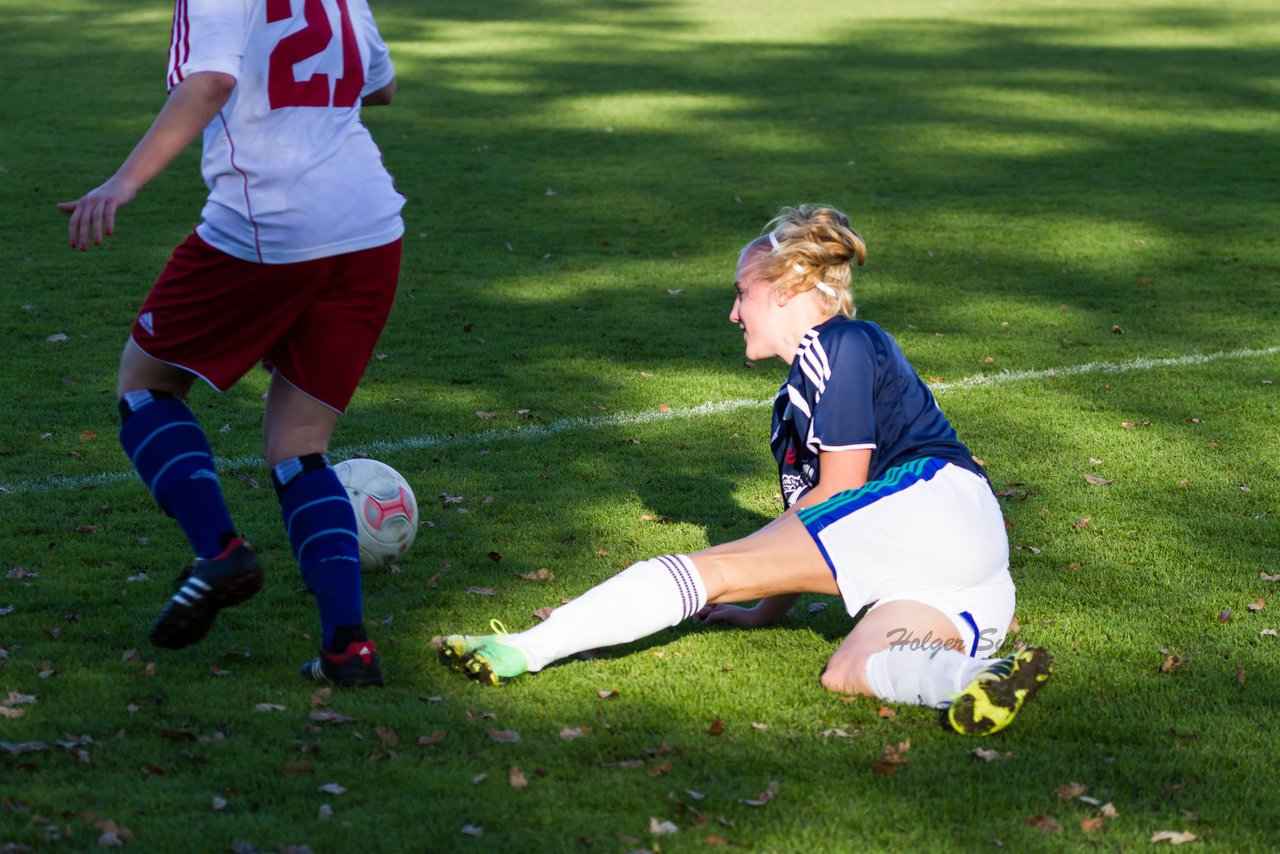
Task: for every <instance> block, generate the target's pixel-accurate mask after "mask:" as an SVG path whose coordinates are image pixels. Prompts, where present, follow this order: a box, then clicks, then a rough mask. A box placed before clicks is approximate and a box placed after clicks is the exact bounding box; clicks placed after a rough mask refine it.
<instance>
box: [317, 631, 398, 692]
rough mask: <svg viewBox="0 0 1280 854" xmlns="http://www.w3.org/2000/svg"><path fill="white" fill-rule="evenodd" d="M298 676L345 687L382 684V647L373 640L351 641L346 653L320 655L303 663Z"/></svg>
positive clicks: (364, 686) (323, 651) (322, 652)
mask: <svg viewBox="0 0 1280 854" xmlns="http://www.w3.org/2000/svg"><path fill="white" fill-rule="evenodd" d="M298 675H299V676H302V677H303V678H304V679H314V680H315V681H317V682H334V683H336V684H338V685H342V686H343V687H345V688H367V687H375V686H377V687H380V686H381V685H382V668H381V667H379V666H378V647H377V646H375V645H374V643H373V641H368V640H363V641H356V642H354V643H352V644H350V645H349V646H348V647H347V649H346V651H345V652H342V653H339V654H338V655H334V654H333V653H331V652H326V651H325V650H324V649H321V650H320V654H319V655H318V656H316V657H315V658H313V659H311V660H310V661H308V662H307V663H306V664H304V665H302V669H300V670H299V671H298Z"/></svg>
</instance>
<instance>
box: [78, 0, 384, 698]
mask: <svg viewBox="0 0 1280 854" xmlns="http://www.w3.org/2000/svg"><path fill="white" fill-rule="evenodd" d="M168 88H169V97H168V100H167V101H166V103H165V105H164V107H163V109H161V111H160V113H159V115H158V116H157V117H156V119H155V121H154V123H153V124H152V125H151V128H150V129H149V130H148V131H147V133H146V134H145V135H144V136H143V137H142V139H141V140H140V141H139V142H138V144H137V145H136V147H135V148H134V149H133V152H132V153H131V154H130V155H129V156H128V158H127V159H126V160H125V161H124V163H123V164H122V165H121V166H120V168H119V170H118V171H117V172H116V173H115V174H114V175H113V176H112V177H111V178H110V179H109V180H108V181H107V182H106V183H104V184H102V185H101V186H100V187H98V188H96V189H94V190H92V191H90V192H89V193H87V194H86V195H84V196H82V197H81V198H80V199H78V200H76V201H74V202H64V203H61V204H59V205H58V207H59V209H61V210H62V211H64V212H66V213H68V214H70V217H71V222H70V238H71V246H72V248H78V249H80V250H81V251H84V250H87V249H88V247H89V245H90V244H91V243H92V244H94V245H97V244H100V243H101V242H102V238H103V235H109V234H111V233H113V232H114V231H115V217H116V210H117V209H118V208H119V207H121V206H122V205H125V204H128V203H129V202H130V201H132V200H133V198H134V197H135V195H136V194H137V193H138V191H139V190H140V189H142V187H144V186H145V185H146V184H147V183H148V182H149V181H150V180H151V179H153V178H154V177H155V176H156V175H158V174H159V173H160V172H162V171H163V170H164V169H165V167H167V166H168V165H169V163H170V162H172V160H173V159H174V158H175V157H176V156H177V155H178V154H179V153H180V152H181V151H182V150H183V149H185V148H186V147H187V145H189V144H190V143H191V142H192V141H193V140H194V139H195V138H196V136H198V135H201V134H203V159H202V161H201V171H202V173H203V175H204V180H205V183H206V184H207V185H208V187H209V197H208V200H207V202H206V203H205V206H204V211H203V213H202V221H201V223H200V224H199V225H198V226H197V227H196V229H195V231H194V233H193V234H191V235H190V236H189V237H188V238H187V239H186V241H185V242H183V243H182V244H181V245H179V246H178V247H177V248H176V249H175V250H174V252H173V256H172V257H171V258H170V260H169V263H168V265H167V266H166V267H165V269H164V271H163V272H162V273H161V274H160V277H159V279H158V280H157V281H156V282H155V284H154V285H153V287H152V289H151V291H150V293H149V294H148V295H147V297H146V299H145V301H144V302H143V304H142V308H141V310H140V311H139V312H138V316H137V319H136V321H135V323H134V325H133V330H132V333H131V335H130V338H129V341H128V343H127V344H126V345H125V348H124V354H123V355H122V357H121V360H120V378H119V409H120V418H121V428H120V443H121V445H122V446H123V447H124V450H125V453H127V454H128V456H129V459H130V460H131V461H132V463H133V465H134V467H135V468H136V469H137V471H138V474H139V476H140V477H141V478H142V480H143V482H144V483H145V484H146V485H147V487H148V489H150V491H151V494H152V495H153V496H154V497H155V500H156V502H157V503H158V504H159V506H160V507H161V509H163V510H164V511H165V513H167V514H168V515H170V516H172V517H173V518H174V519H176V520H177V522H178V524H179V525H180V526H181V528H182V530H183V532H184V533H185V534H186V535H187V538H188V539H189V540H190V541H191V545H192V547H193V548H194V550H195V561H194V563H193V564H192V565H191V567H190V568H189V569H187V570H186V571H185V572H184V573H183V575H182V577H181V578H180V579H179V580H178V584H177V592H176V593H175V594H174V595H173V597H172V598H171V599H169V601H168V603H167V604H166V605H165V607H164V609H163V610H162V611H161V612H160V615H159V617H158V618H157V619H156V621H155V624H154V626H153V627H152V629H151V640H152V642H153V643H155V644H157V645H158V646H162V647H167V648H170V649H180V648H182V647H185V646H188V645H190V644H193V643H195V642H196V641H199V640H200V639H201V638H203V637H204V636H205V635H206V634H207V633H208V632H209V629H210V627H211V626H212V624H213V621H214V618H215V617H216V616H217V613H218V611H219V610H220V609H222V608H225V607H229V606H232V605H238V604H240V603H242V602H244V601H245V600H246V599H248V598H249V597H251V596H253V595H254V594H255V593H257V592H258V590H259V589H261V587H262V582H263V571H262V569H261V567H260V565H259V563H258V559H257V556H256V555H255V553H254V550H253V549H252V548H251V547H250V546H249V544H248V543H247V542H245V540H244V539H243V538H242V537H241V536H240V535H239V533H238V532H237V531H236V528H235V526H234V524H233V523H232V521H231V517H230V514H229V512H228V510H227V507H226V504H225V502H224V500H223V496H222V490H221V487H220V486H219V483H218V477H217V474H216V473H215V470H214V462H213V455H212V451H211V449H210V446H209V442H208V440H207V438H206V436H205V433H204V431H203V430H202V429H201V427H200V425H199V423H198V422H197V420H196V418H195V416H194V415H193V414H192V412H191V410H190V409H189V408H188V407H187V405H186V404H185V403H184V402H183V401H184V398H185V397H186V395H187V392H188V391H189V390H190V388H191V385H192V384H193V382H194V381H195V380H196V378H199V379H202V380H204V381H205V382H207V383H208V384H209V385H211V386H213V387H214V388H215V389H217V390H219V391H222V390H225V389H227V388H229V387H230V386H231V385H233V384H234V383H235V382H236V381H238V380H239V379H240V378H241V377H242V376H244V374H245V373H246V372H248V371H249V370H250V369H251V368H252V367H253V366H254V365H255V364H257V363H259V362H261V363H262V364H263V365H264V366H266V367H267V368H268V370H270V371H271V374H272V376H271V384H270V389H269V391H268V394H267V403H266V410H265V413H264V417H263V441H264V449H265V456H266V461H267V464H268V466H270V468H271V479H272V483H273V484H274V486H275V489H276V494H277V495H278V497H279V499H280V507H281V511H282V514H283V517H284V523H285V527H286V529H287V530H288V535H289V541H290V542H291V543H292V546H293V552H294V557H295V558H296V559H297V562H298V565H299V566H300V568H301V570H302V577H303V579H304V580H305V581H306V584H307V587H308V588H309V589H310V590H311V592H312V593H313V594H314V595H315V598H316V602H317V604H318V606H319V611H320V624H321V630H322V636H321V649H320V654H319V656H318V657H317V658H315V659H314V660H313V661H310V662H308V663H307V664H305V665H304V666H303V668H302V675H303V676H305V677H308V678H314V679H317V680H321V681H332V682H337V683H339V684H342V685H381V684H382V674H381V669H380V666H379V661H378V654H377V647H376V646H375V645H374V644H373V642H371V641H370V640H369V639H368V637H367V635H366V634H365V630H364V624H363V606H362V601H361V586H360V566H359V551H358V548H357V539H356V522H355V514H354V512H353V511H352V509H351V505H350V502H349V500H348V498H347V494H346V491H345V489H344V488H343V487H342V485H341V484H340V483H339V482H338V478H337V476H336V475H335V474H334V472H333V469H332V468H331V467H330V465H329V461H328V458H327V457H326V453H327V451H328V448H329V439H330V437H331V435H332V433H333V430H334V427H335V426H336V424H337V421H338V417H339V416H340V415H341V413H342V412H343V410H344V409H345V408H346V406H347V404H348V402H349V401H350V399H351V396H352V394H353V393H354V392H355V389H356V386H357V384H358V383H359V380H360V376H361V374H363V372H364V368H365V365H366V363H367V362H368V358H369V355H370V354H371V353H372V352H373V348H374V345H375V343H376V342H377V339H378V336H379V334H380V333H381V331H382V328H383V325H384V324H385V322H386V319H387V315H388V314H389V313H390V310H391V303H392V300H393V298H394V296H395V291H396V285H397V281H398V278H399V273H400V242H401V235H402V234H403V232H404V225H403V222H402V221H401V218H400V209H401V207H402V206H403V204H404V197H403V196H401V195H400V193H399V192H397V190H396V188H395V186H394V184H393V183H392V179H391V176H390V175H389V174H388V173H387V170H386V169H385V168H384V167H383V165H382V157H381V153H380V152H379V150H378V147H377V145H376V144H375V143H374V142H373V139H372V138H371V137H370V135H369V132H368V130H366V129H365V127H364V125H363V124H362V123H361V121H360V108H361V106H374V105H380V104H389V103H390V102H391V99H392V96H393V94H394V93H395V88H396V81H395V72H394V69H393V68H392V65H391V61H390V55H389V52H388V50H387V46H386V44H385V43H384V42H383V40H382V37H381V36H380V35H379V33H378V29H377V26H376V24H375V23H374V19H373V14H372V13H371V12H370V10H369V6H368V3H367V0H217V2H212V0H210V1H209V2H200V0H194V2H188V0H177V2H176V6H175V9H174V17H173V34H172V38H171V41H170V45H169V76H168ZM339 340H340V341H341V342H342V346H341V347H336V346H334V343H335V341H339Z"/></svg>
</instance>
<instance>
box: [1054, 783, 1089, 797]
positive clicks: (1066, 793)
mask: <svg viewBox="0 0 1280 854" xmlns="http://www.w3.org/2000/svg"><path fill="white" fill-rule="evenodd" d="M1088 791H1089V787H1088V786H1086V785H1085V784H1084V783H1076V782H1071V783H1063V784H1062V785H1061V786H1059V787H1058V788H1056V789H1054V790H1053V793H1054V794H1055V795H1057V796H1058V797H1060V798H1062V799H1063V800H1064V801H1070V800H1074V799H1075V798H1078V797H1080V796H1081V795H1083V794H1086V793H1087V792H1088Z"/></svg>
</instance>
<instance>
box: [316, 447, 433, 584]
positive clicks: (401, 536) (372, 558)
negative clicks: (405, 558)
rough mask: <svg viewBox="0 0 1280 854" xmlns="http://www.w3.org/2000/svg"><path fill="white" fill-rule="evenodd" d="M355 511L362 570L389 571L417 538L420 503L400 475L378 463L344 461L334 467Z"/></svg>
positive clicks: (384, 464)
mask: <svg viewBox="0 0 1280 854" xmlns="http://www.w3.org/2000/svg"><path fill="white" fill-rule="evenodd" d="M333 470H334V472H336V473H337V475H338V480H339V481H340V482H341V483H342V485H343V486H344V487H346V490H347V496H348V497H350V499H351V507H352V509H353V510H355V511H356V530H357V531H358V532H359V534H360V569H361V570H362V571H364V572H370V571H373V570H379V569H387V568H388V567H390V566H391V564H392V563H393V562H394V561H395V560H396V559H397V558H399V557H400V556H401V555H403V554H404V553H405V552H407V551H408V550H409V546H411V545H413V539H414V537H416V536H417V535H418V502H417V501H416V500H415V499H414V497H413V489H412V488H411V487H410V486H409V482H408V481H407V480H405V479H404V477H403V476H401V474H400V472H398V471H396V470H395V469H393V468H392V467H391V466H389V465H387V464H386V463H380V462H378V461H377V460H367V459H354V460H344V461H343V462H340V463H338V464H337V465H335V466H334V467H333Z"/></svg>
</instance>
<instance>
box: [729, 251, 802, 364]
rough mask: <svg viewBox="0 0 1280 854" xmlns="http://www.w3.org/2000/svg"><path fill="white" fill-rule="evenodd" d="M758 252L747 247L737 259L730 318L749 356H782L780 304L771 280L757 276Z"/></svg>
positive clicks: (764, 357)
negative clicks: (736, 326)
mask: <svg viewBox="0 0 1280 854" xmlns="http://www.w3.org/2000/svg"><path fill="white" fill-rule="evenodd" d="M757 254H758V250H755V251H753V250H748V251H747V252H745V253H743V255H742V257H741V258H739V259H738V269H737V271H736V275H735V276H734V282H733V287H734V290H735V292H736V296H735V297H734V300H733V308H732V309H731V310H730V312H729V320H730V322H732V323H736V324H738V326H739V327H740V328H741V329H742V338H743V341H744V342H745V344H746V350H747V358H748V359H768V358H770V357H771V356H779V357H784V350H786V349H787V348H786V346H785V343H784V340H783V336H782V332H783V330H784V326H783V312H782V306H780V305H778V301H777V300H776V299H775V298H774V294H773V283H772V282H771V281H769V280H768V279H766V278H765V277H764V276H762V275H760V274H759V272H758V270H757V267H756V265H755V264H754V263H753V261H754V260H755V258H756V256H757ZM788 355H789V353H788Z"/></svg>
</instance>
